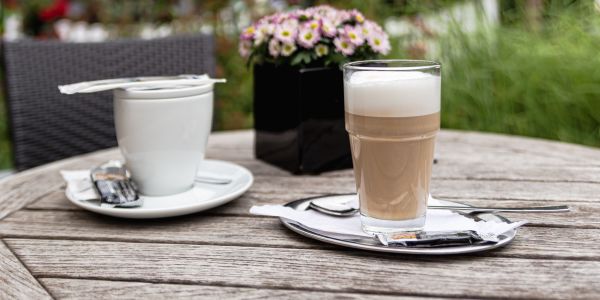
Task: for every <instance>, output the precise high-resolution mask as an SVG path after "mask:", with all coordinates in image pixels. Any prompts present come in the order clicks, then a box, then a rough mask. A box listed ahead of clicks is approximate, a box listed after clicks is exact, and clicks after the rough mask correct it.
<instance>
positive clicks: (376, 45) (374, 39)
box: [367, 34, 392, 55]
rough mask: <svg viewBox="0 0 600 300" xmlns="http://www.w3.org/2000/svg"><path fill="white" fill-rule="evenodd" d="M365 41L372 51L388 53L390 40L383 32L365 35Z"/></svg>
mask: <svg viewBox="0 0 600 300" xmlns="http://www.w3.org/2000/svg"><path fill="white" fill-rule="evenodd" d="M367 43H368V44H369V46H371V48H372V49H373V51H375V52H377V53H381V54H383V55H385V54H388V53H389V52H390V50H391V48H392V47H391V46H390V40H389V39H388V37H387V35H385V34H374V35H370V36H368V37H367Z"/></svg>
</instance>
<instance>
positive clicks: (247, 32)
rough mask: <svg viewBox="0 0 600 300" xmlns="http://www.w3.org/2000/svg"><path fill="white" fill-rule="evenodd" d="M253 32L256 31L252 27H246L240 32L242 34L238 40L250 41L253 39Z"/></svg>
mask: <svg viewBox="0 0 600 300" xmlns="http://www.w3.org/2000/svg"><path fill="white" fill-rule="evenodd" d="M255 30H256V29H255V28H254V26H248V27H246V29H244V31H242V34H241V35H240V39H242V40H251V39H252V38H253V37H254V32H255Z"/></svg>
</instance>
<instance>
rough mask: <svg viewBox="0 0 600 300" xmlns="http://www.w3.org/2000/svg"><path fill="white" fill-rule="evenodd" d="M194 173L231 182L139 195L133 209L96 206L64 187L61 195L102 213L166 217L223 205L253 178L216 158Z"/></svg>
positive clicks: (243, 189)
mask: <svg viewBox="0 0 600 300" xmlns="http://www.w3.org/2000/svg"><path fill="white" fill-rule="evenodd" d="M198 175H199V176H213V177H217V178H229V179H231V180H232V181H231V182H230V183H228V184H207V183H196V185H195V186H194V188H193V189H191V190H189V191H187V192H183V193H180V194H175V195H171V196H163V197H149V196H143V195H142V196H141V197H142V198H143V199H144V204H143V205H142V206H141V207H136V208H108V207H100V206H99V205H98V202H95V201H80V200H78V199H75V197H73V195H72V194H71V193H70V192H69V189H65V194H66V196H67V199H69V201H71V203H73V204H75V205H77V206H79V207H81V208H83V209H86V210H89V211H93V212H96V213H99V214H103V215H109V216H113V217H119V218H131V219H151V218H166V217H174V216H181V215H187V214H191V213H195V212H200V211H204V210H207V209H211V208H213V207H217V206H219V205H223V204H225V203H227V202H229V201H231V200H233V199H236V198H237V197H239V196H241V195H242V194H243V193H244V192H246V191H247V190H248V189H249V188H250V186H251V185H252V182H253V181H254V177H253V176H252V173H250V171H248V169H246V168H244V167H242V166H240V165H237V164H234V163H230V162H225V161H220V160H208V159H207V160H204V161H202V163H201V165H200V167H199V170H198Z"/></svg>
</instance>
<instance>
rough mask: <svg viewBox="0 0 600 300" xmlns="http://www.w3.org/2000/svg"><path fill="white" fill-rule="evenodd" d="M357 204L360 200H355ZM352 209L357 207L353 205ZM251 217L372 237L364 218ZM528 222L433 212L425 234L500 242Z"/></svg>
mask: <svg viewBox="0 0 600 300" xmlns="http://www.w3.org/2000/svg"><path fill="white" fill-rule="evenodd" d="M355 201H356V200H355ZM429 202H430V203H429V204H430V205H443V204H441V203H439V202H438V201H437V200H436V199H432V198H430V201H429ZM349 205H350V206H354V205H357V203H356V204H355V203H351V204H349ZM250 213H251V214H255V215H264V216H273V217H283V218H286V219H289V220H292V221H295V222H298V223H300V224H302V225H304V226H306V227H308V228H311V229H315V230H319V231H324V232H327V233H331V234H333V235H338V236H339V235H342V236H349V237H371V235H369V234H367V233H365V232H364V231H362V229H361V224H360V216H359V215H358V214H357V215H354V216H351V217H334V216H329V215H325V214H323V213H319V212H317V211H314V210H312V209H309V210H305V211H298V210H295V209H293V208H291V207H286V206H283V205H262V206H253V207H252V208H250ZM526 223H527V221H519V222H511V223H505V222H499V221H485V220H475V219H474V218H472V217H469V216H466V215H464V214H459V213H457V212H453V211H449V210H438V209H429V210H427V218H426V221H425V227H424V229H423V231H426V232H452V231H467V230H472V231H475V232H477V234H479V236H481V237H482V238H484V239H485V240H487V241H492V242H497V241H498V238H497V237H498V236H499V235H502V234H503V233H505V232H507V231H509V230H511V229H514V228H517V227H519V226H522V225H523V224H526Z"/></svg>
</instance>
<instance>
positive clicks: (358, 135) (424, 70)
mask: <svg viewBox="0 0 600 300" xmlns="http://www.w3.org/2000/svg"><path fill="white" fill-rule="evenodd" d="M440 69H441V66H440V64H439V63H436V62H433V61H423V60H371V61H357V62H351V63H348V64H346V65H344V66H343V70H344V105H345V111H346V114H345V119H346V130H347V131H348V134H349V136H350V147H351V150H352V161H353V163H354V176H355V180H356V190H357V193H358V197H359V200H360V215H361V222H362V228H363V230H364V231H365V232H367V233H390V232H401V231H417V230H421V229H423V226H424V225H425V215H426V211H427V200H428V198H429V182H430V179H431V166H432V163H433V151H434V145H435V137H436V135H437V133H438V131H439V128H440V94H441V75H440Z"/></svg>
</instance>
